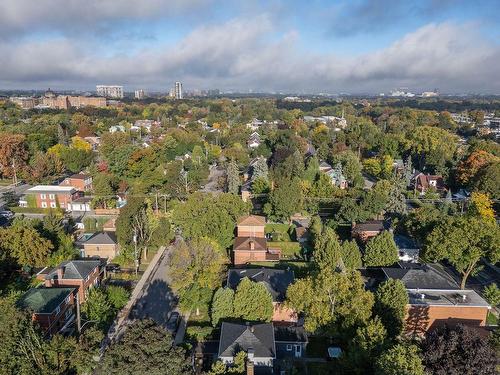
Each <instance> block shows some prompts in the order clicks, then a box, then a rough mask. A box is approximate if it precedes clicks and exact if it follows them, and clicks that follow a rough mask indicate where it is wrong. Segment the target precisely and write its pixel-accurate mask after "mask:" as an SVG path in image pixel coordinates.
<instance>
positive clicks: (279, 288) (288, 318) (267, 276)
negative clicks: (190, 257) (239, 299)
mask: <svg viewBox="0 0 500 375" xmlns="http://www.w3.org/2000/svg"><path fill="white" fill-rule="evenodd" d="M244 277H248V278H249V279H250V280H251V281H253V282H256V283H259V282H260V283H264V285H265V286H266V288H267V290H268V291H269V293H271V296H272V297H273V307H274V311H273V317H272V320H273V322H276V323H278V322H280V323H295V322H297V318H298V317H297V313H296V312H295V311H293V310H291V309H288V308H286V307H285V305H284V302H285V297H286V291H287V289H288V286H289V285H290V284H292V283H293V281H294V279H295V276H294V274H293V271H290V270H279V269H271V268H231V269H229V272H228V275H227V286H228V287H229V288H231V289H234V290H236V288H237V287H238V284H239V283H240V281H241V280H242V279H243V278H244ZM256 308H258V306H256Z"/></svg>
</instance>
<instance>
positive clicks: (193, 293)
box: [179, 283, 213, 316]
mask: <svg viewBox="0 0 500 375" xmlns="http://www.w3.org/2000/svg"><path fill="white" fill-rule="evenodd" d="M212 294H213V292H212V289H210V288H205V287H200V285H199V284H197V283H195V284H192V285H190V286H189V287H187V288H186V289H183V290H182V291H181V292H179V308H180V309H181V311H184V312H190V311H193V310H195V312H196V316H200V311H201V310H202V309H208V304H209V303H210V300H211V299H212Z"/></svg>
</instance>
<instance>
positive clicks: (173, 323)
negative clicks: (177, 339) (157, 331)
mask: <svg viewBox="0 0 500 375" xmlns="http://www.w3.org/2000/svg"><path fill="white" fill-rule="evenodd" d="M179 318H180V315H179V313H178V312H177V311H172V313H171V314H170V317H169V318H168V321H167V330H168V331H170V333H172V334H174V333H175V331H176V330H177V326H178V325H179Z"/></svg>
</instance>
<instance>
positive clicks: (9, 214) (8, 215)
mask: <svg viewBox="0 0 500 375" xmlns="http://www.w3.org/2000/svg"><path fill="white" fill-rule="evenodd" d="M0 216H3V217H5V218H7V219H11V218H12V217H14V213H13V212H12V211H0Z"/></svg>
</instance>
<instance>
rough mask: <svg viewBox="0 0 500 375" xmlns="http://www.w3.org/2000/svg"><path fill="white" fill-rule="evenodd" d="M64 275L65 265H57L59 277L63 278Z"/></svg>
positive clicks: (59, 278)
mask: <svg viewBox="0 0 500 375" xmlns="http://www.w3.org/2000/svg"><path fill="white" fill-rule="evenodd" d="M63 277H64V266H61V267H57V279H58V280H62V278H63Z"/></svg>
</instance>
